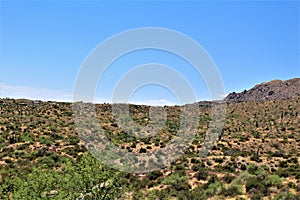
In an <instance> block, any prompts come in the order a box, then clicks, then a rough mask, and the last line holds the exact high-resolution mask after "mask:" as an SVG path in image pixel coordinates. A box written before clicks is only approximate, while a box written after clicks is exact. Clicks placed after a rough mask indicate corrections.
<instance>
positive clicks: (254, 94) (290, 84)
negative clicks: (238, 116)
mask: <svg viewBox="0 0 300 200" xmlns="http://www.w3.org/2000/svg"><path fill="white" fill-rule="evenodd" d="M295 96H300V78H294V79H290V80H285V81H281V80H273V81H270V82H263V83H260V84H258V85H256V86H254V87H253V88H251V89H250V90H244V91H243V92H240V93H236V92H232V93H230V94H229V95H228V96H227V97H226V98H225V100H226V101H227V102H229V103H233V102H244V101H266V100H279V99H290V98H293V97H295Z"/></svg>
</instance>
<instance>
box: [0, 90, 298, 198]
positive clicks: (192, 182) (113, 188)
mask: <svg viewBox="0 0 300 200" xmlns="http://www.w3.org/2000/svg"><path fill="white" fill-rule="evenodd" d="M197 107H198V109H199V110H198V111H197V112H198V113H199V124H198V129H197V130H198V131H197V134H196V136H195V137H194V138H193V141H192V142H191V144H190V146H189V148H188V149H187V150H186V151H185V153H184V154H183V155H182V156H180V157H179V158H178V159H176V160H175V161H174V162H173V163H171V164H170V165H169V166H167V167H165V168H163V169H161V170H157V171H153V172H149V173H138V174H130V173H126V172H120V171H117V170H114V169H111V168H109V167H108V166H105V165H103V164H101V163H100V162H99V161H98V160H97V159H95V158H94V157H93V156H92V155H91V154H90V153H89V151H87V147H86V146H85V145H84V144H85V143H84V142H83V141H82V140H80V137H79V136H78V134H77V132H76V127H75V124H74V118H73V111H72V104H71V103H59V102H42V101H30V100H24V99H20V100H15V99H1V100H0V113H1V115H0V199H264V198H265V199H278V200H279V199H300V161H299V157H300V97H299V96H296V97H293V98H290V99H278V100H266V101H262V102H256V101H245V102H239V103H234V102H233V103H229V104H228V105H227V116H226V119H225V125H224V128H223V130H222V132H221V135H220V137H219V138H218V142H217V143H216V144H215V145H214V146H213V148H212V150H211V151H209V153H208V155H207V156H206V157H199V149H200V148H201V147H202V145H203V141H204V139H205V134H206V131H207V129H208V127H209V122H210V118H211V103H210V102H199V103H198V104H197ZM129 108H130V114H131V118H132V119H133V120H134V121H135V122H136V123H139V124H141V125H145V124H148V123H149V115H148V113H149V108H150V107H149V106H137V105H129ZM111 109H112V106H111V105H110V104H98V105H96V112H97V118H98V119H99V123H100V125H101V127H103V129H104V130H105V135H106V136H107V137H108V138H110V141H112V142H113V143H114V144H115V145H117V146H119V148H121V149H124V150H127V151H129V152H138V153H140V154H145V153H147V152H151V151H156V150H157V149H163V148H165V147H166V146H167V145H168V142H169V141H170V140H172V139H173V138H174V137H176V132H177V130H178V127H179V123H180V109H181V107H180V106H166V107H165V108H164V109H165V110H166V112H167V120H166V122H165V124H164V126H163V128H162V129H161V130H160V131H159V132H158V133H157V134H156V135H155V136H152V137H149V138H138V137H135V136H134V135H132V134H128V133H126V132H124V131H123V130H122V128H121V127H119V126H118V124H117V123H116V122H115V120H114V117H113V115H112V112H111ZM128 129H130V127H128ZM131 131H132V132H136V131H138V130H134V129H132V130H131ZM157 159H158V161H159V159H160V158H159V157H158V158H157Z"/></svg>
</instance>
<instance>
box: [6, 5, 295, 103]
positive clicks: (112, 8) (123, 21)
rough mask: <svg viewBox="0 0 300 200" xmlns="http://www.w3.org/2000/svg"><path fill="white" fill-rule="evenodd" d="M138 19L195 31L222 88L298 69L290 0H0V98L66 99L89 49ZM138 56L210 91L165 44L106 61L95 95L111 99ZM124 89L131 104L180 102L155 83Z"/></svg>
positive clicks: (202, 92) (197, 89) (199, 90)
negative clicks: (219, 78)
mask: <svg viewBox="0 0 300 200" xmlns="http://www.w3.org/2000/svg"><path fill="white" fill-rule="evenodd" d="M143 27H160V28H166V29H171V30H175V31H177V32H179V33H182V34H184V35H186V36H188V37H190V38H192V39H193V40H195V41H196V42H197V43H198V44H199V45H201V46H202V47H203V48H204V49H205V51H206V52H207V53H208V54H209V56H210V57H211V59H212V60H213V62H214V63H215V65H216V67H217V70H218V71H219V73H220V76H221V78H222V81H223V84H224V88H225V94H227V93H230V92H233V91H236V92H240V91H242V90H244V89H250V88H251V87H253V86H254V85H256V84H258V83H260V82H266V81H270V80H273V79H281V80H286V79H290V78H294V77H300V56H299V55H300V36H299V35H300V31H299V30H300V5H299V1H70V0H69V1H5V0H4V1H0V97H2V98H4V97H12V98H29V99H41V100H56V101H72V100H73V91H74V84H75V82H76V78H77V76H78V73H79V72H80V68H81V66H82V64H83V63H84V61H85V60H86V59H87V58H88V56H89V55H90V53H91V52H92V51H93V50H94V49H95V48H96V47H97V46H98V45H99V44H101V43H102V42H103V41H105V40H107V39H108V38H111V37H112V36H114V35H116V34H119V33H121V32H124V31H128V30H131V29H136V28H143ZM120 45H121V46H122V44H120ZM107 51H113V48H110V49H108V50H107ZM147 63H160V64H163V65H167V66H169V67H170V68H171V69H173V70H175V71H176V72H177V73H178V74H180V75H181V76H182V77H184V78H185V80H187V82H189V84H190V86H191V88H192V89H193V90H194V94H195V96H196V99H197V100H199V101H200V100H211V96H210V91H209V90H208V86H207V85H206V82H205V78H204V77H201V76H200V75H199V74H197V73H196V72H195V69H194V68H193V66H192V65H191V64H190V63H188V62H186V61H185V60H184V59H182V58H181V57H178V56H177V55H174V54H172V53H170V52H164V51H161V50H157V49H143V50H139V51H134V52H130V53H128V54H126V55H124V56H120V58H118V59H117V60H115V61H114V62H113V63H111V65H110V66H109V67H108V68H107V70H106V71H105V73H104V74H103V75H102V77H101V79H99V82H98V85H97V88H96V89H95V98H94V99H95V101H96V102H111V101H112V96H113V94H114V88H115V87H116V85H117V84H118V81H120V80H121V79H122V77H124V76H126V74H127V73H128V72H130V70H132V69H134V68H135V67H137V66H139V65H143V64H147ZM144 76H145V77H147V74H144ZM177 84H178V85H180V84H181V83H180V82H178V83H177ZM128 92H129V93H130V94H131V97H130V99H129V101H130V102H132V103H138V104H151V105H172V104H182V102H181V101H180V98H179V97H178V94H174V91H172V90H170V88H169V87H168V86H162V85H160V84H148V85H141V87H140V88H138V89H137V90H135V91H128ZM220 98H222V97H220Z"/></svg>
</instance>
